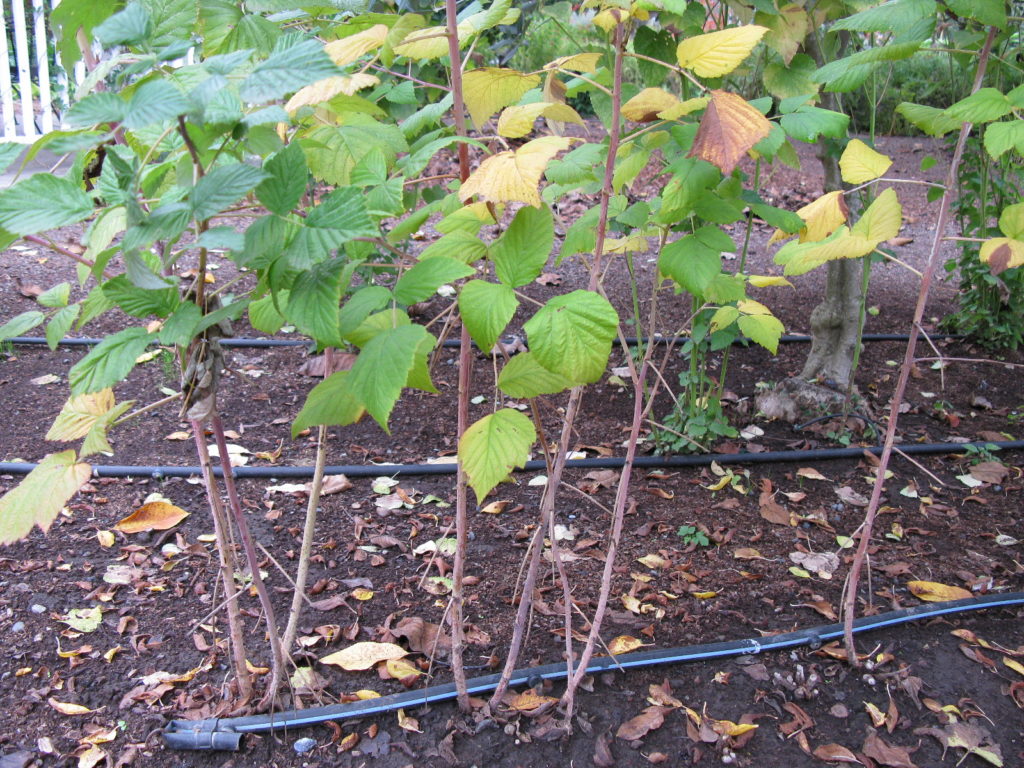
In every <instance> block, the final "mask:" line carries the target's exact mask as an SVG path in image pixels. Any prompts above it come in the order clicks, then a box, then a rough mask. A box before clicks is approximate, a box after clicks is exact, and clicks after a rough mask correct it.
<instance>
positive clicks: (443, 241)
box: [420, 229, 487, 264]
mask: <svg viewBox="0 0 1024 768" xmlns="http://www.w3.org/2000/svg"><path fill="white" fill-rule="evenodd" d="M486 255H487V246H486V245H485V244H484V243H483V241H481V240H480V238H478V237H477V236H476V235H474V234H473V233H472V232H466V231H465V230H462V229H457V230H455V231H454V232H450V233H448V234H447V235H445V236H444V237H442V238H440V239H439V240H435V241H434V242H433V243H431V244H430V245H428V246H427V247H426V248H424V249H423V252H422V253H421V254H420V261H428V260H429V259H433V258H435V257H438V256H441V257H444V258H450V259H458V260H459V261H462V262H465V263H467V264H468V263H472V262H474V261H476V260H477V259H482V258H483V257H484V256H486Z"/></svg>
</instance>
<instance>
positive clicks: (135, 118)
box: [123, 80, 190, 131]
mask: <svg viewBox="0 0 1024 768" xmlns="http://www.w3.org/2000/svg"><path fill="white" fill-rule="evenodd" d="M189 109H190V106H189V103H188V100H187V99H186V98H185V97H184V96H183V95H182V93H181V91H179V90H178V89H177V88H175V87H174V86H173V85H172V84H171V83H170V82H169V81H167V80H149V81H147V82H145V83H143V84H142V85H140V86H139V87H138V88H137V89H136V90H135V92H134V93H132V95H131V98H130V99H128V108H127V110H126V111H125V115H124V121H123V124H124V127H125V128H127V129H128V130H130V131H138V130H140V129H142V128H146V127H148V126H150V125H154V124H156V123H163V122H166V121H167V120H171V119H173V118H175V117H177V116H178V115H183V114H185V113H186V112H188V111H189Z"/></svg>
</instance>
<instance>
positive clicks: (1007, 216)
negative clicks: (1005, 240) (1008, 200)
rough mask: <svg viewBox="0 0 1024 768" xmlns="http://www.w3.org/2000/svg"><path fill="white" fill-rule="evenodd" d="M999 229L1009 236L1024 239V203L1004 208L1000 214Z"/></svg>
mask: <svg viewBox="0 0 1024 768" xmlns="http://www.w3.org/2000/svg"><path fill="white" fill-rule="evenodd" d="M999 231H1000V232H1002V233H1003V234H1004V235H1006V236H1007V237H1012V238H1014V239H1016V240H1024V203H1015V204H1014V205H1008V206H1006V207H1005V208H1003V212H1002V213H1000V214H999Z"/></svg>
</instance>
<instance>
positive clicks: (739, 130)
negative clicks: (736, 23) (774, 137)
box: [689, 27, 772, 175]
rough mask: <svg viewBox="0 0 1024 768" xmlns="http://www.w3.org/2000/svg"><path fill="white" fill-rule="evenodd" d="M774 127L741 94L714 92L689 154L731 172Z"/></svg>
mask: <svg viewBox="0 0 1024 768" xmlns="http://www.w3.org/2000/svg"><path fill="white" fill-rule="evenodd" d="M741 29H743V28H742V27H741ZM725 31H730V32H731V31H732V30H725ZM712 34H718V33H717V32H714V33H712ZM771 127H772V126H771V123H769V122H768V118H766V117H765V116H764V115H762V114H761V113H760V112H758V111H757V110H756V109H755V108H754V107H752V106H750V104H748V103H747V102H746V100H744V99H743V98H742V97H741V96H737V95H736V94H735V93H729V92H728V91H712V92H711V102H710V103H709V104H708V106H707V109H706V110H705V111H704V115H703V117H701V120H700V127H699V128H698V129H697V135H696V136H695V137H694V139H693V148H692V149H691V150H690V154H689V156H690V157H699V158H700V159H701V160H706V161H707V162H709V163H711V164H712V165H716V166H718V168H719V170H721V171H722V173H723V174H725V175H729V174H730V173H732V171H733V168H735V167H736V164H737V163H739V161H740V159H741V158H742V157H743V155H744V154H745V153H746V152H747V151H748V150H750V149H751V148H752V147H753V146H754V145H755V144H757V142H759V141H760V140H761V139H763V138H764V137H765V136H767V135H768V134H769V132H770V131H771Z"/></svg>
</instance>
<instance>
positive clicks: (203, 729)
mask: <svg viewBox="0 0 1024 768" xmlns="http://www.w3.org/2000/svg"><path fill="white" fill-rule="evenodd" d="M1018 605H1024V592H1011V593H1007V594H1002V595H983V596H981V597H969V598H966V599H963V600H953V601H950V602H945V603H927V604H922V605H915V606H912V607H910V608H901V609H899V610H895V611H889V612H888V613H882V614H879V615H877V616H862V617H861V618H859V619H856V620H855V621H854V622H853V631H854V633H855V634H859V633H861V632H868V631H871V630H875V629H883V628H886V627H892V626H897V625H899V624H906V623H908V622H911V621H918V620H920V619H928V618H934V617H936V616H948V615H951V614H955V613H963V612H965V611H975V610H981V609H984V608H1007V607H1012V606H1018ZM842 636H843V625H842V624H828V625H824V626H818V627H811V628H808V629H800V630H797V631H795V632H787V633H785V634H781V635H770V636H768V637H762V638H751V639H747V640H735V641H729V642H722V643H708V644H704V645H691V646H686V647H682V648H668V649H664V650H659V651H646V652H642V653H627V654H623V655H621V656H599V657H596V658H593V659H591V661H590V663H589V664H588V665H587V672H588V673H595V672H604V671H609V670H613V669H620V670H625V669H636V668H642V667H653V666H657V665H659V664H678V663H684V662H691V661H706V660H708V659H719V658H724V657H731V656H743V655H747V654H758V653H762V652H766V651H779V650H785V649H787V648H796V647H801V646H803V647H808V648H811V649H817V648H820V647H821V645H822V643H824V642H829V641H832V640H838V639H839V638H841V637H842ZM568 674H569V669H568V667H567V665H566V664H565V663H564V662H557V663H554V664H544V665H542V666H539V667H527V668H525V669H518V670H516V671H515V672H513V673H512V677H511V680H510V683H509V684H510V685H511V686H519V685H531V684H536V681H537V680H538V679H540V680H564V679H566V678H567V677H568ZM500 678H501V675H498V674H494V675H487V676H485V677H477V678H473V679H472V680H468V681H467V682H466V688H467V690H468V692H469V693H470V694H478V693H486V692H488V691H493V690H494V689H495V688H496V687H497V685H498V682H499V680H500ZM456 696H457V692H456V690H455V684H454V683H446V684H444V685H435V686H431V687H430V688H425V689H423V690H418V691H405V692H403V693H396V694H393V695H391V696H381V697H380V698H376V699H367V700H365V701H357V702H353V703H350V704H331V705H328V706H325V707H314V708H312V709H301V710H291V711H289V712H275V713H273V714H269V715H252V716H249V717H232V718H225V719H216V718H214V719H208V720H172V721H171V722H170V723H169V724H168V725H167V728H166V729H165V730H164V743H165V744H166V745H167V746H168V747H169V748H171V749H238V748H239V746H240V744H241V739H242V736H243V735H244V734H246V733H260V732H265V731H275V730H279V729H287V728H298V727H300V726H307V725H316V724H318V723H325V722H329V721H337V720H348V719H351V718H355V717H366V716H369V715H379V714H382V713H384V712H392V711H394V710H397V709H401V708H403V707H413V706H420V705H423V704H432V703H436V702H440V701H448V700H450V699H454V698H455V697H456ZM193 745H195V746H193ZM219 745H224V746H219ZM231 745H234V746H231Z"/></svg>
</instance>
